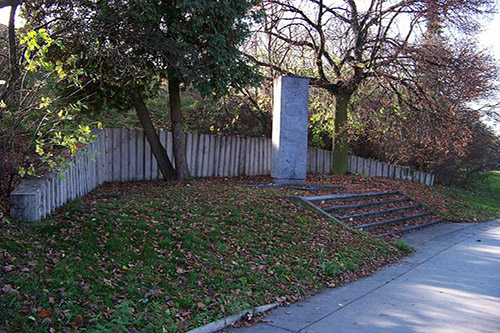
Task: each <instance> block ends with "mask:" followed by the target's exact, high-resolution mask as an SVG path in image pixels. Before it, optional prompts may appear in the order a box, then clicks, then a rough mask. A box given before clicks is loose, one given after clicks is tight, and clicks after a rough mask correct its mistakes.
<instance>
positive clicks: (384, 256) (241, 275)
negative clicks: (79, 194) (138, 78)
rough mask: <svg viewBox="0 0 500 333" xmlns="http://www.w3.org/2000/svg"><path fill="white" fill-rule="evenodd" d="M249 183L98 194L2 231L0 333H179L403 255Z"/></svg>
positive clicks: (154, 185) (109, 188)
mask: <svg viewBox="0 0 500 333" xmlns="http://www.w3.org/2000/svg"><path fill="white" fill-rule="evenodd" d="M247 181H248V179H247V180H245V179H243V180H235V179H231V180H225V179H217V180H215V179H212V180H203V179H201V180H196V181H193V182H191V184H189V185H176V184H174V183H166V182H149V183H148V182H138V183H128V184H112V185H105V186H103V187H101V188H99V189H97V190H95V191H94V192H92V193H91V194H90V195H88V196H86V197H84V198H83V199H78V200H75V201H74V202H72V203H71V204H69V205H67V206H66V207H65V208H64V209H62V210H60V211H59V212H58V213H57V214H55V215H54V216H53V217H52V218H51V220H47V221H45V222H44V224H45V225H41V226H39V227H36V228H35V227H22V226H16V225H6V224H4V225H2V226H0V248H1V252H0V269H2V271H1V272H0V273H1V274H0V287H1V290H0V330H2V329H3V330H6V331H60V330H65V329H69V330H73V329H89V330H98V331H102V330H109V331H118V330H134V329H139V330H142V329H147V330H151V331H161V330H165V331H172V332H173V331H185V330H188V329H192V328H195V327H197V326H200V325H202V324H204V323H207V322H210V321H213V320H216V319H219V318H221V317H225V316H227V315H231V314H235V313H237V312H239V311H240V310H242V309H246V308H249V307H252V306H257V305H262V304H267V303H273V302H281V303H288V302H293V301H296V300H298V299H301V298H303V297H305V296H307V295H311V294H313V293H315V292H316V291H317V290H318V289H319V288H321V287H324V286H330V287H333V286H335V285H337V284H341V283H344V282H347V281H350V280H352V279H355V278H357V277H359V276H364V275H368V274H371V273H372V272H374V271H375V270H377V269H378V268H379V267H380V266H381V265H384V264H386V263H388V262H392V261H394V260H396V259H397V258H399V257H401V256H402V255H403V253H402V251H401V250H398V249H397V248H396V247H395V246H394V245H391V244H388V243H385V242H383V241H380V240H375V239H373V238H372V237H370V236H368V235H364V234H359V233H352V232H350V231H348V230H346V229H343V228H342V227H338V226H337V225H335V224H332V223H331V222H330V221H327V220H324V219H321V218H318V216H316V215H315V214H314V213H312V212H308V211H303V210H299V209H298V208H297V207H295V206H293V205H291V204H289V203H288V202H285V201H283V200H282V199H280V195H282V194H283V193H281V192H280V191H276V190H269V189H267V190H266V189H250V188H248V187H246V186H245V185H244V184H245V182H247Z"/></svg>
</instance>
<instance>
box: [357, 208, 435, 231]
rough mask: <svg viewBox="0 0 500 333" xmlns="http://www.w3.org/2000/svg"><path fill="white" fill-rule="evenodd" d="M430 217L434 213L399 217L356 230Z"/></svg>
mask: <svg viewBox="0 0 500 333" xmlns="http://www.w3.org/2000/svg"><path fill="white" fill-rule="evenodd" d="M429 215H432V213H429V212H427V213H420V214H414V215H409V216H403V217H398V218H395V219H390V220H385V221H380V222H373V223H367V224H361V225H357V226H355V227H354V228H355V229H360V230H369V229H373V228H376V227H381V226H385V225H391V224H396V223H400V222H404V221H408V220H414V219H418V218H421V217H424V216H429Z"/></svg>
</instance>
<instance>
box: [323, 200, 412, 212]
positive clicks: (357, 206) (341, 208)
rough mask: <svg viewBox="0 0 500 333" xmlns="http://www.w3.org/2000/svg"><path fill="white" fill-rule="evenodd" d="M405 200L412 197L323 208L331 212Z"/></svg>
mask: <svg viewBox="0 0 500 333" xmlns="http://www.w3.org/2000/svg"><path fill="white" fill-rule="evenodd" d="M403 201H411V199H410V198H407V197H404V198H398V199H394V200H383V201H374V202H365V203H360V204H352V205H337V206H329V207H325V208H323V210H324V211H327V212H329V211H332V210H345V209H351V208H362V207H370V206H378V205H388V204H392V203H398V202H403Z"/></svg>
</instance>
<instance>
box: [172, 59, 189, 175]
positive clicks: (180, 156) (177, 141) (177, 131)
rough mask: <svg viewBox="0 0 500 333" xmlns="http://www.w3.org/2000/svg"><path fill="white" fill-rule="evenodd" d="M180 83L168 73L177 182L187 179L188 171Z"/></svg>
mask: <svg viewBox="0 0 500 333" xmlns="http://www.w3.org/2000/svg"><path fill="white" fill-rule="evenodd" d="M179 86H180V82H179V79H178V78H177V76H176V75H175V73H174V72H173V71H172V70H171V69H169V71H168V96H169V99H170V119H171V120H172V137H173V146H174V158H175V171H176V172H177V180H179V181H182V180H186V179H188V178H189V170H188V166H187V160H186V147H185V143H184V142H185V141H184V132H183V131H182V123H183V120H182V113H181V94H180V89H179Z"/></svg>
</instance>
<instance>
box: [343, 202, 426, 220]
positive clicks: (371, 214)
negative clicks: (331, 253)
mask: <svg viewBox="0 0 500 333" xmlns="http://www.w3.org/2000/svg"><path fill="white" fill-rule="evenodd" d="M415 208H420V205H412V206H404V207H395V208H389V209H385V210H372V211H370V212H365V213H359V214H353V215H344V216H340V217H339V219H340V220H346V219H358V218H363V217H368V216H374V215H384V214H390V213H394V212H399V211H402V210H407V209H415Z"/></svg>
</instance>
